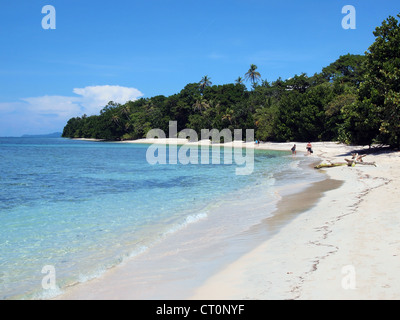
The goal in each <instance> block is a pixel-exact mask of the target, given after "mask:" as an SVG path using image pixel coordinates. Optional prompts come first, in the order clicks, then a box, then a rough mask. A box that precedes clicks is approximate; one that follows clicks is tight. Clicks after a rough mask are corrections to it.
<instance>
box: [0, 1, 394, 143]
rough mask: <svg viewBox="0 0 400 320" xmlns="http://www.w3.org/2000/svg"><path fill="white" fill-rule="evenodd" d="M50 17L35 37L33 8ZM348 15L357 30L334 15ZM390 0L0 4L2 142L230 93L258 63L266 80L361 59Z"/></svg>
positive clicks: (37, 15) (37, 16)
mask: <svg viewBox="0 0 400 320" xmlns="http://www.w3.org/2000/svg"><path fill="white" fill-rule="evenodd" d="M45 5H52V6H54V8H55V10H56V29H55V30H44V29H43V28H42V19H43V18H44V17H45V16H46V14H43V13H42V7H43V6H45ZM345 5H353V6H354V7H355V9H356V18H357V24H356V29H355V30H345V29H343V28H342V19H343V17H344V16H345V15H344V14H342V8H343V6H345ZM398 13H400V2H399V1H398V0H384V1H371V0H346V1H342V0H282V1H268V0H213V1H209V0H203V1H193V0H141V1H136V0H130V1H125V0H114V1H102V0H97V1H93V0H84V1H82V0H68V1H66V0H46V1H39V0H13V1H5V0H2V3H1V10H0V43H1V45H0V46H1V47H0V48H1V49H0V85H1V90H0V136H20V135H22V134H40V133H49V132H54V131H62V128H63V126H64V125H65V124H66V121H67V120H68V119H69V118H70V117H73V116H81V115H82V114H83V113H87V114H96V113H98V112H99V111H100V110H101V109H102V107H104V105H105V103H107V102H108V101H109V100H115V101H118V102H121V103H124V102H126V100H131V99H132V100H134V99H137V98H139V97H152V96H155V95H159V94H163V95H166V96H168V95H171V94H174V93H178V92H179V91H180V90H181V89H182V88H183V87H184V86H185V85H186V84H187V83H192V82H198V81H200V79H201V78H202V77H203V76H204V75H208V76H209V77H211V81H212V82H213V84H225V83H232V82H234V80H235V79H237V78H238V77H239V76H242V77H243V76H244V74H245V72H246V71H247V70H248V69H249V66H250V64H256V65H257V66H258V71H259V72H260V73H261V75H262V78H263V79H266V80H268V81H274V80H276V79H277V78H278V77H282V78H283V79H286V78H289V77H292V76H293V75H295V74H300V73H302V72H305V73H307V74H308V75H312V74H314V73H316V72H320V71H321V69H322V68H323V67H325V66H327V65H329V64H330V63H331V62H334V61H335V60H336V59H337V58H339V56H340V55H343V54H347V53H352V54H363V53H364V52H365V51H366V50H367V49H368V47H369V46H370V45H371V44H372V43H373V41H374V36H373V34H372V32H373V31H374V29H375V28H376V27H377V26H379V25H381V23H382V21H383V20H385V19H386V18H387V17H388V16H389V15H393V16H395V15H397V14H398Z"/></svg>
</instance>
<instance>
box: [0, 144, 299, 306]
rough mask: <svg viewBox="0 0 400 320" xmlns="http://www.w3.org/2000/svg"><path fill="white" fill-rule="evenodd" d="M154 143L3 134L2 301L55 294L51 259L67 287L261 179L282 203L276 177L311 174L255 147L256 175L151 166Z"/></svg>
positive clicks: (229, 168) (222, 168)
mask: <svg viewBox="0 0 400 320" xmlns="http://www.w3.org/2000/svg"><path fill="white" fill-rule="evenodd" d="M148 147H149V146H147V145H136V144H118V143H97V142H87V141H72V140H65V139H35V138H0V163H1V165H0V231H1V232H0V252H1V255H0V299H19V298H46V297H49V295H50V296H51V295H55V294H57V293H59V291H58V289H57V290H55V291H52V292H48V291H43V290H42V286H41V283H42V279H43V277H44V276H45V274H42V272H41V271H42V268H43V267H44V266H46V265H51V266H54V268H55V270H56V279H57V286H58V288H60V289H63V288H64V287H65V286H68V285H70V284H73V283H77V282H84V281H87V280H88V279H91V278H93V277H96V276H99V275H100V274H102V273H103V272H104V271H105V270H106V269H107V268H110V267H112V266H114V265H116V264H118V263H120V262H121V261H123V260H124V259H125V258H127V257H132V256H135V255H136V254H138V253H140V252H143V251H144V250H146V249H147V248H149V247H151V246H152V245H153V244H154V243H157V242H160V241H162V240H163V239H164V238H165V237H167V236H168V234H171V233H173V232H175V231H177V230H179V229H180V228H183V227H184V226H185V225H186V224H188V223H196V221H198V220H200V219H203V218H204V217H207V215H208V214H209V212H210V207H212V206H215V203H219V202H221V201H223V200H224V199H227V197H228V198H229V196H230V195H235V197H236V199H237V200H240V199H239V198H238V197H243V199H245V198H246V192H254V190H256V189H254V188H255V187H257V190H258V191H259V190H261V189H260V187H262V188H263V190H264V189H265V190H264V191H263V196H266V197H270V199H271V201H273V199H274V197H273V187H274V185H276V184H279V185H282V184H284V183H290V181H289V179H293V173H294V174H297V175H298V176H299V177H301V175H302V171H301V170H299V169H298V168H297V167H296V161H293V159H292V158H291V156H287V155H288V153H286V152H270V151H268V152H266V151H259V152H258V151H256V153H255V170H254V173H253V174H252V175H250V176H237V175H236V174H235V169H236V168H237V166H236V165H235V164H233V165H179V164H178V165H155V166H152V165H150V164H148V163H147V161H146V151H147V148H148ZM210 152H211V151H210ZM214 152H215V151H214ZM221 152H222V151H221ZM221 158H222V156H221ZM282 168H288V169H285V170H286V171H284V172H286V176H285V174H284V173H282V172H283V171H282V170H283V169H282ZM290 172H291V173H290ZM279 175H280V176H281V177H283V178H282V179H281V180H280V181H278V182H277V181H275V179H274V178H273V177H274V176H279ZM285 181H286V182H285ZM238 190H241V192H238ZM242 190H243V192H242ZM258 191H257V192H258ZM253 196H254V194H253ZM238 203H240V201H238ZM249 218H250V217H249ZM250 220H251V219H250Z"/></svg>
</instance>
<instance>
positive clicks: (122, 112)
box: [121, 105, 131, 120]
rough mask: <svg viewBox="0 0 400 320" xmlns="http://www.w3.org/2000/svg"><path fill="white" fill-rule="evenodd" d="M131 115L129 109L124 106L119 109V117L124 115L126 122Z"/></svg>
mask: <svg viewBox="0 0 400 320" xmlns="http://www.w3.org/2000/svg"><path fill="white" fill-rule="evenodd" d="M130 114H131V110H130V108H129V107H128V106H127V105H125V106H124V107H123V108H122V109H121V115H124V116H125V117H126V119H127V120H129V116H130Z"/></svg>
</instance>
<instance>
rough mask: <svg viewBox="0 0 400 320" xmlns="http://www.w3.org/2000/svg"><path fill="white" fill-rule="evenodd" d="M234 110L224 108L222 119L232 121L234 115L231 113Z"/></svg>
mask: <svg viewBox="0 0 400 320" xmlns="http://www.w3.org/2000/svg"><path fill="white" fill-rule="evenodd" d="M233 114H234V111H233V110H232V109H229V108H228V109H226V111H225V114H224V115H223V116H222V120H223V121H224V120H228V121H229V123H230V124H232V123H233V121H234V119H235V116H234V115H233Z"/></svg>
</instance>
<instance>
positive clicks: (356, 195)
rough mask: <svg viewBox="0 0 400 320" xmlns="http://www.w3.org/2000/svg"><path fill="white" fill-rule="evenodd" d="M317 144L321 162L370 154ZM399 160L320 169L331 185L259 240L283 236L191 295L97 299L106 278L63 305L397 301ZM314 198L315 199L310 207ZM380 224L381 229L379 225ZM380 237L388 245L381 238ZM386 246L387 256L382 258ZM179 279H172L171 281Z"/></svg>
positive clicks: (283, 212)
mask: <svg viewBox="0 0 400 320" xmlns="http://www.w3.org/2000/svg"><path fill="white" fill-rule="evenodd" d="M168 141H169V140H168ZM168 141H164V142H163V143H168ZM122 143H132V142H122ZM135 143H146V144H148V143H151V142H149V141H146V142H143V141H142V142H135ZM157 143H160V141H157ZM238 144H239V143H238ZM239 145H240V146H243V145H244V144H243V143H240V144H239ZM292 145H293V144H292V143H263V144H261V145H259V146H255V145H254V143H253V144H252V146H251V145H250V147H254V148H255V149H260V150H279V151H282V150H284V151H289V150H290V148H291V146H292ZM305 145H306V144H305V143H304V144H302V143H298V144H297V146H298V149H297V150H302V149H303V147H304V149H303V150H305ZM313 145H314V152H315V153H314V156H313V158H315V159H316V160H319V162H321V160H330V161H336V160H338V159H340V160H343V158H344V157H346V156H348V155H349V153H350V152H352V151H353V150H354V149H362V151H366V149H365V148H357V147H351V146H345V145H340V144H337V143H332V142H320V143H314V144H313ZM300 152H301V151H300ZM399 158H400V157H399V153H397V152H389V153H382V154H377V155H374V154H371V155H368V161H370V160H374V161H376V162H377V164H378V167H377V168H375V167H367V166H356V167H354V168H350V167H337V168H330V169H326V170H320V171H322V172H324V173H325V174H326V176H327V179H326V180H323V181H320V182H316V183H313V184H312V186H310V187H308V188H307V189H306V190H302V191H300V192H292V193H290V192H289V194H286V195H284V196H283V197H282V199H281V200H280V201H279V204H278V211H277V213H274V216H273V217H272V218H269V219H265V220H266V221H263V223H261V224H259V225H256V226H254V230H253V231H252V232H253V233H254V234H255V233H256V232H257V231H256V229H257V228H265V227H266V226H267V224H266V223H269V224H270V225H269V226H270V227H271V226H272V227H273V228H275V231H276V232H274V233H273V235H272V236H271V237H268V238H267V239H260V240H261V241H260V242H259V245H258V246H256V247H255V248H253V249H251V250H249V251H248V252H247V253H245V254H244V255H241V257H239V259H237V260H235V261H230V262H229V263H227V264H226V265H225V266H224V267H223V268H222V269H220V270H217V271H216V272H215V273H214V274H212V275H211V276H207V277H206V279H205V281H203V282H202V283H201V284H198V283H197V284H196V285H195V286H194V288H191V290H183V291H181V292H179V293H178V294H177V293H174V296H172V297H171V298H169V295H167V293H168V290H174V286H173V284H171V283H169V284H167V285H166V286H165V283H163V285H164V287H163V290H164V291H163V290H161V291H162V292H160V291H158V288H157V287H153V288H151V292H152V293H151V294H150V295H148V296H146V295H144V296H143V295H136V296H135V295H134V294H133V295H130V288H129V284H126V283H125V281H124V283H122V282H120V283H116V284H115V287H114V288H112V290H111V291H110V290H108V292H104V291H103V292H96V290H98V289H99V288H101V287H102V281H103V279H102V278H99V279H95V280H92V281H91V283H90V284H89V283H84V284H82V285H83V286H85V287H86V288H87V289H86V291H85V290H83V291H82V290H81V288H83V287H79V288H78V286H77V287H75V288H73V289H74V290H73V291H74V292H75V293H72V294H71V293H66V294H63V295H61V296H58V297H56V299H100V300H101V299H156V300H163V299H164V300H165V299H167V300H168V299H189V300H243V299H257V300H265V299H272V300H281V299H311V300H313V299H316V300H317V299H377V298H378V299H380V298H386V299H398V298H399V297H400V280H397V271H398V270H400V258H399V257H400V236H397V234H396V230H398V227H399V226H400V219H398V217H397V216H396V210H397V209H398V208H399V207H400V202H399V200H397V199H396V195H395V194H394V192H393V188H394V190H398V189H400V183H399V182H397V181H396V179H395V178H396V177H397V178H400V171H399V169H398V168H397V167H395V166H394V161H396V160H397V161H398V160H399ZM381 165H383V166H385V165H387V166H388V167H387V168H385V167H381ZM307 195H308V196H310V195H311V197H309V198H308V199H306V200H307V201H305V202H304V199H305V198H307V197H306V196H307ZM382 197H384V198H385V199H386V200H387V201H385V205H388V208H387V210H384V212H385V213H386V214H385V215H382V213H379V212H378V211H379V210H381V209H382V206H379V201H378V202H377V201H376V198H378V199H380V198H382ZM300 201H302V204H303V206H301V208H299V207H298V206H296V207H293V203H294V202H297V203H299V202H300ZM299 212H300V213H299ZM361 217H363V219H362V220H361V219H360V218H361ZM267 220H269V221H267ZM379 221H382V223H381V224H379V223H377V222H379ZM396 226H397V229H396ZM260 234H262V233H260ZM381 234H385V235H386V236H387V237H388V238H389V239H382V236H381ZM369 235H371V237H369ZM372 235H373V236H372ZM382 247H384V250H382V252H381V250H380V249H381V248H382ZM398 256H399V257H398ZM396 257H397V258H396ZM369 266H371V268H368V267H369ZM346 267H350V269H345V268H346ZM128 269H129V268H128ZM128 269H127V268H125V270H124V271H123V272H122V273H121V270H122V269H119V268H118V267H117V268H115V269H114V270H110V272H109V273H110V274H111V273H113V274H114V275H115V274H117V273H120V276H121V275H122V276H123V278H124V279H128V281H127V282H128V283H129V280H130V281H132V277H133V275H132V274H131V273H130V272H129V270H128ZM346 270H354V275H353V274H346V273H345V271H346ZM107 273H108V272H107ZM346 276H348V277H350V276H352V277H353V276H354V277H353V278H354V283H355V288H353V287H352V286H351V288H350V289H349V288H345V287H346V285H345V284H343V283H344V282H343V281H345V280H346V281H347V278H346ZM119 278H121V277H119ZM353 278H351V279H353ZM176 280H177V279H170V280H169V282H171V281H172V283H173V281H176ZM181 280H182V279H181ZM389 280H390V281H389ZM163 281H164V282H165V279H164V280H163ZM350 283H352V282H351V281H350ZM92 284H94V286H92ZM79 286H80V285H79ZM153 286H154V283H153ZM88 288H89V289H88ZM90 288H91V289H90ZM96 288H97V289H96ZM121 288H123V290H122V291H121ZM108 289H110V288H108ZM186 289H187V288H186ZM178 291H179V289H178Z"/></svg>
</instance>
